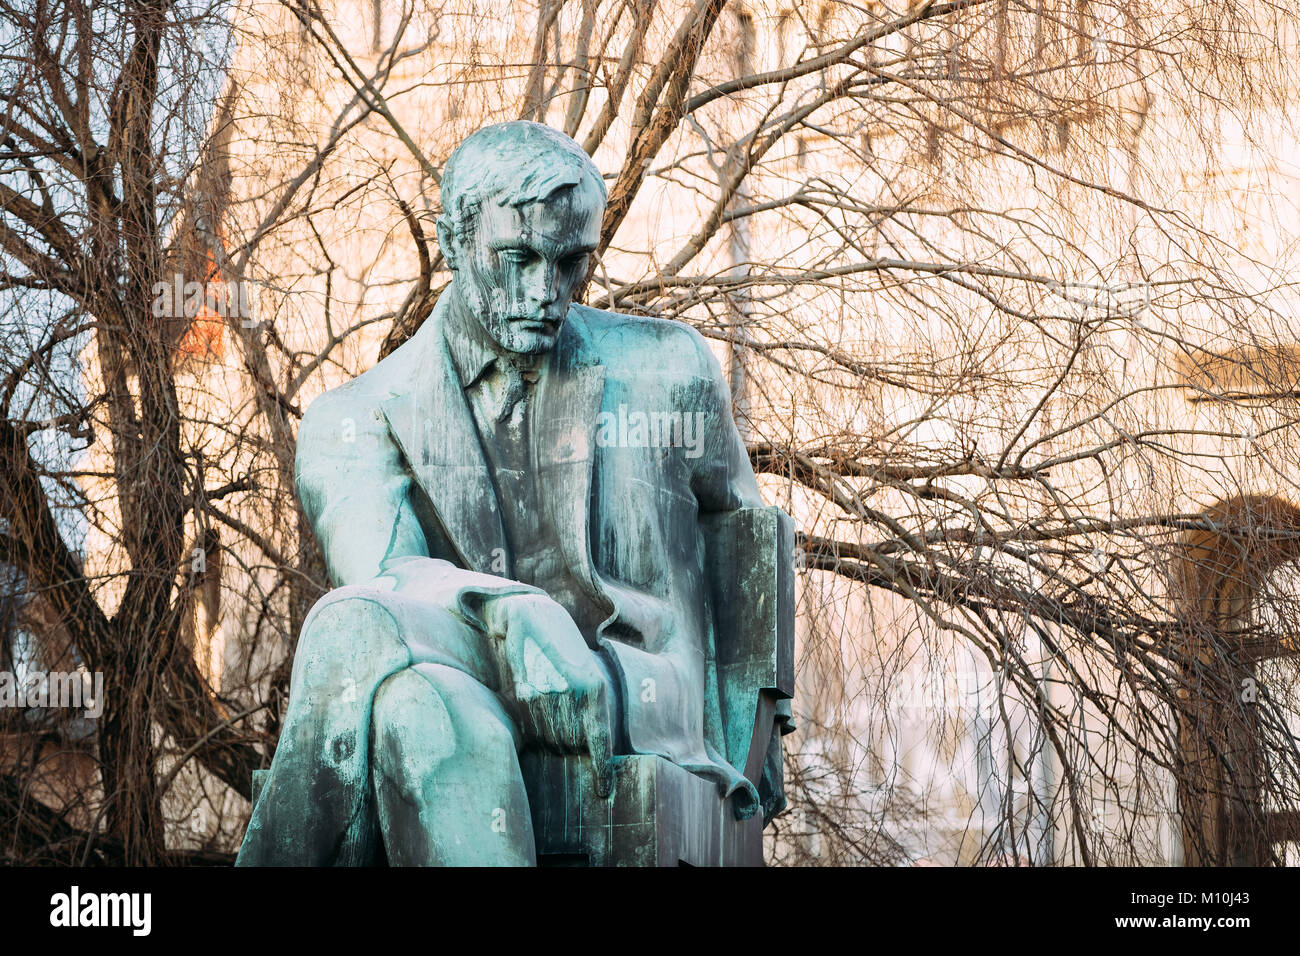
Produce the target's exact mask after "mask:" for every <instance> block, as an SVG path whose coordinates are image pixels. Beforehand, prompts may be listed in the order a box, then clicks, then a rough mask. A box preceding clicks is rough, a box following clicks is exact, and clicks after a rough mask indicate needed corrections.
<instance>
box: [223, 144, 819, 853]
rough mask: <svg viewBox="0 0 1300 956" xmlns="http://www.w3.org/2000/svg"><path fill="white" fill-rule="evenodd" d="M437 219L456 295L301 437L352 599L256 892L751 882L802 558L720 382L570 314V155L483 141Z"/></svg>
mask: <svg viewBox="0 0 1300 956" xmlns="http://www.w3.org/2000/svg"><path fill="white" fill-rule="evenodd" d="M442 191H443V192H442V195H443V204H444V214H443V216H442V218H441V219H440V220H439V223H438V238H439V243H440V245H441V247H442V250H443V253H444V256H445V257H446V260H447V262H448V264H449V265H450V266H451V268H452V269H453V276H454V278H453V281H452V283H451V285H450V286H449V287H448V289H447V291H446V292H445V293H444V294H443V296H442V297H441V299H440V300H439V301H438V303H437V306H436V308H435V310H434V313H433V315H432V316H431V317H430V319H429V320H428V321H427V322H426V323H425V324H424V326H423V327H422V328H421V329H420V331H419V332H418V333H417V334H416V335H415V336H414V337H413V338H412V339H411V340H410V341H409V342H408V343H406V344H405V345H403V346H402V347H401V348H399V349H398V350H397V351H395V352H394V353H393V354H392V355H391V356H389V357H388V358H386V359H385V360H383V361H382V362H380V363H379V364H378V365H376V366H375V367H374V368H373V369H371V370H370V371H369V372H366V373H365V374H364V375H361V376H359V377H358V378H356V379H355V380H353V381H351V382H349V383H347V384H345V385H343V386H341V387H339V388H336V389H333V390H331V391H329V392H327V393H325V394H324V395H322V396H321V397H320V398H319V399H317V400H316V401H315V402H314V403H313V404H312V406H311V408H310V409H309V411H308V413H307V415H306V416H305V418H304V420H303V423H302V427H301V429H300V432H299V439H298V457H297V483H298V491H299V494H300V496H301V499H302V502H303V506H304V509H305V511H306V513H307V515H308V517H309V519H310V521H311V523H312V527H313V528H314V529H315V532H316V535H317V537H318V538H319V540H320V543H321V546H322V548H323V550H324V554H325V558H326V562H327V566H328V568H329V572H330V577H331V580H332V581H333V583H334V584H335V585H336V589H335V590H334V591H332V592H330V593H329V594H328V595H327V596H326V597H325V598H323V599H322V600H321V601H320V603H319V604H317V606H316V607H315V608H314V609H313V610H312V613H311V614H310V616H309V617H308V619H307V621H306V623H305V624H304V626H303V631H302V635H301V637H300V640H299V644H298V648H297V652H296V657H295V660H294V668H293V677H292V681H291V688H290V701H289V708H288V712H287V715H286V720H285V726H284V730H283V732H282V734H281V738H280V743H279V747H278V749H277V751H276V753H275V757H274V760H273V762H272V765H271V768H270V771H269V774H267V776H266V778H265V780H264V786H262V787H261V788H260V795H259V796H258V798H257V799H256V802H255V806H254V810H253V816H252V819H251V821H250V823H249V827H248V831H247V834H246V835H245V839H244V843H243V847H242V849H241V851H240V854H239V861H238V862H239V864H240V865H348V864H351V865H364V864H371V863H375V862H383V861H387V862H389V863H392V864H445V865H461V864H534V863H537V862H539V860H540V861H541V862H543V863H545V862H566V861H571V862H586V863H595V864H664V863H677V862H684V863H690V864H695V865H700V864H746V863H758V862H761V826H762V823H763V822H764V821H765V820H766V819H768V818H770V816H771V815H773V814H774V813H775V812H777V811H778V810H779V809H780V807H781V806H783V803H784V800H783V796H782V780H781V762H780V746H779V734H780V733H781V732H782V731H784V730H788V729H790V726H791V725H790V723H789V709H788V706H789V700H788V698H789V696H790V694H791V693H792V689H793V687H792V685H793V674H792V670H793V668H792V663H791V644H792V629H793V612H792V605H793V600H792V594H793V572H792V566H791V562H792V550H793V540H792V532H791V527H790V522H789V519H788V518H787V517H786V515H785V514H784V513H782V512H781V511H780V510H779V509H776V508H768V507H765V506H764V504H763V502H762V499H761V498H760V496H759V492H758V487H757V484H756V482H755V479H754V473H753V470H752V468H751V467H750V464H749V459H748V457H747V455H746V451H745V447H744V445H743V443H742V441H741V439H740V437H739V435H738V433H737V431H736V428H735V425H734V423H733V421H732V417H731V407H730V396H729V390H728V387H727V384H726V382H725V380H724V379H723V377H722V374H721V370H720V368H719V366H718V363H717V360H716V359H715V358H714V356H713V353H712V352H711V351H710V349H709V348H708V346H707V345H706V344H705V342H704V340H703V339H702V338H701V337H700V336H699V334H698V333H696V332H695V331H694V330H693V329H691V328H689V327H687V326H685V325H683V324H681V323H677V322H669V321H662V320H656V319H647V318H640V317H633V316H627V315H619V314H615V313H610V312H602V311H598V310H595V309H590V308H587V307H585V306H581V305H574V304H571V298H572V295H573V293H574V290H575V289H576V288H577V286H578V284H579V283H580V282H581V280H582V278H583V277H584V276H585V275H586V273H587V267H588V256H589V255H590V254H591V253H592V252H593V251H594V249H595V247H596V242H597V239H598V237H599V228H600V221H601V215H602V212H603V209H604V201H605V189H604V185H603V183H602V181H601V178H600V175H599V173H598V171H597V170H596V169H595V167H594V166H593V165H592V163H591V161H590V160H589V159H588V157H587V156H586V155H585V154H584V153H583V152H582V151H581V149H580V148H579V147H578V146H577V144H576V143H574V142H573V141H572V140H569V139H568V138H567V137H565V136H563V135H562V134H560V133H557V132H555V131H553V130H550V129H548V128H547V127H544V126H539V125H537V124H534V123H525V122H518V123H506V124H501V125H498V126H491V127H487V128H485V129H483V130H480V131H479V132H478V133H475V134H474V135H473V136H471V137H469V138H468V139H467V140H465V142H463V143H462V144H461V146H460V147H459V148H458V150H457V151H456V153H455V154H454V155H453V157H452V159H451V160H450V161H449V162H448V164H447V167H446V170H445V172H444V178H443V183H442ZM566 755H567V756H566ZM584 835H585V836H584Z"/></svg>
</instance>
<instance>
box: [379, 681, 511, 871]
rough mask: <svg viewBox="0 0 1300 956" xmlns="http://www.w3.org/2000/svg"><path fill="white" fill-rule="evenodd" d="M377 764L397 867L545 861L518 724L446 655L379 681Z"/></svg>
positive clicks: (384, 824) (382, 814)
mask: <svg viewBox="0 0 1300 956" xmlns="http://www.w3.org/2000/svg"><path fill="white" fill-rule="evenodd" d="M372 727H373V730H372V741H373V747H372V763H371V768H372V769H371V773H372V778H373V780H374V790H375V797H376V804H377V809H378V817H379V822H380V828H381V830H382V832H383V835H384V845H385V849H386V851H387V856H388V862H389V863H390V864H392V865H395V866H531V865H534V864H535V863H536V855H535V854H536V851H535V847H534V841H533V829H532V820H531V818H530V816H529V809H528V797H527V794H526V793H525V791H524V782H523V777H522V775H521V773H520V770H519V760H518V756H517V748H518V743H519V738H518V733H517V731H516V729H515V726H514V724H513V722H512V721H511V720H510V718H509V717H508V716H507V714H506V712H505V710H504V709H503V708H502V706H501V703H500V701H499V700H498V699H497V698H496V696H495V695H494V694H492V692H491V691H489V690H488V689H487V688H485V687H484V686H483V685H482V684H481V683H479V682H478V681H476V680H475V679H474V678H472V677H470V676H469V675H467V674H465V673H463V672H461V671H458V670H455V669H453V668H450V667H446V666H442V665H437V664H421V665H417V666H415V667H412V668H409V669H407V670H404V671H402V672H400V673H398V674H394V675H393V676H392V677H390V678H388V679H387V680H386V681H385V682H384V683H383V685H382V686H381V687H380V688H379V692H378V694H377V696H376V698H375V708H374V720H373V724H372Z"/></svg>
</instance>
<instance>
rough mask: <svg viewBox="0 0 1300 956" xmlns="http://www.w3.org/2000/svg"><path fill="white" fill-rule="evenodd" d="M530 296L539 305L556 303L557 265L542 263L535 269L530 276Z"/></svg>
mask: <svg viewBox="0 0 1300 956" xmlns="http://www.w3.org/2000/svg"><path fill="white" fill-rule="evenodd" d="M529 280H530V281H529V290H528V294H529V297H530V298H531V299H533V301H535V302H536V303H537V304H538V305H542V306H546V305H550V304H551V303H552V302H554V301H555V263H553V262H547V261H542V262H540V263H538V264H537V265H536V266H534V267H533V269H532V270H531V275H530V276H529Z"/></svg>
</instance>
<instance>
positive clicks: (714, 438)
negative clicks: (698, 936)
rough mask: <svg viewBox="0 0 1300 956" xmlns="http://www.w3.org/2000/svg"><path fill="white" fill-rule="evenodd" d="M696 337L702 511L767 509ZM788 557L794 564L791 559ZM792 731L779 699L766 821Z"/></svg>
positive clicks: (773, 810)
mask: <svg viewBox="0 0 1300 956" xmlns="http://www.w3.org/2000/svg"><path fill="white" fill-rule="evenodd" d="M692 334H693V335H694V336H695V338H696V340H697V347H698V349H699V351H700V371H699V377H700V380H701V382H702V383H706V384H705V385H704V387H703V388H702V393H703V394H702V397H701V405H702V406H703V407H704V409H705V410H706V417H705V421H706V422H707V423H708V425H707V427H706V432H707V435H706V441H705V442H704V447H703V454H701V455H700V457H699V459H698V463H697V465H696V468H695V470H694V472H693V477H692V489H693V490H694V492H695V496H696V499H697V501H698V502H699V508H700V513H701V515H707V514H711V513H718V512H728V511H736V510H739V509H742V508H763V507H765V505H764V502H763V498H762V496H761V495H760V494H759V490H758V480H757V478H756V477H755V475H754V468H753V465H752V464H751V463H750V459H749V452H748V450H747V449H746V448H745V442H744V440H743V439H742V438H741V437H740V432H739V430H738V429H737V428H736V423H735V419H734V417H733V415H732V409H731V388H730V386H729V385H728V383H727V380H726V378H725V377H724V376H723V374H722V367H721V366H720V365H719V363H718V360H717V358H716V357H715V356H714V354H713V350H712V349H710V348H709V346H708V343H707V342H705V341H704V338H703V337H702V336H700V335H699V334H698V333H694V332H693V333H692ZM790 559H791V560H793V555H790ZM794 729H795V725H794V718H793V715H792V713H791V709H790V701H789V700H788V699H783V700H779V701H776V703H775V713H774V714H773V727H772V736H771V740H770V742H769V746H768V749H767V753H766V756H765V759H764V761H763V770H762V780H761V783H760V785H759V788H758V789H759V795H760V798H761V799H762V802H763V816H764V822H765V823H766V821H768V820H770V819H771V818H772V817H774V816H776V814H777V813H780V812H781V811H782V810H783V809H784V808H785V805H786V801H785V781H784V768H783V766H782V757H781V744H780V738H781V737H782V736H783V735H785V734H788V733H791V732H792V731H793V730H794Z"/></svg>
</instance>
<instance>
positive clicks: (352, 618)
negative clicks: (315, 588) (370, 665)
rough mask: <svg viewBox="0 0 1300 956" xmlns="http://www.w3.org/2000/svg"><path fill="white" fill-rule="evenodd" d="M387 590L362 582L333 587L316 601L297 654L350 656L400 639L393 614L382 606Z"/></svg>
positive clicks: (301, 636) (371, 650)
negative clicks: (361, 583) (370, 586)
mask: <svg viewBox="0 0 1300 956" xmlns="http://www.w3.org/2000/svg"><path fill="white" fill-rule="evenodd" d="M385 593H386V592H383V591H379V590H376V589H374V588H369V587H365V586H362V585H352V586H349V587H343V588H335V589H334V590H333V591H331V592H329V593H328V594H326V595H325V596H324V597H323V598H321V599H320V600H319V601H317V602H316V604H315V605H314V606H313V607H312V609H311V612H310V613H309V614H308V615H307V619H306V620H305V621H304V622H303V627H302V634H301V635H299V637H298V650H297V654H298V655H299V656H303V655H306V656H308V657H316V656H333V655H334V654H336V653H343V654H346V655H347V656H348V657H349V658H351V657H354V656H356V655H358V654H359V653H360V652H365V651H370V652H372V653H373V651H374V650H376V649H378V648H377V647H376V646H375V645H381V646H382V645H389V644H391V643H392V642H393V641H394V640H398V641H400V639H401V635H400V633H399V631H398V628H397V622H396V621H395V620H394V618H393V615H392V614H391V613H390V612H389V611H388V610H387V609H386V608H385V607H384V601H383V598H384V596H385Z"/></svg>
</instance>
